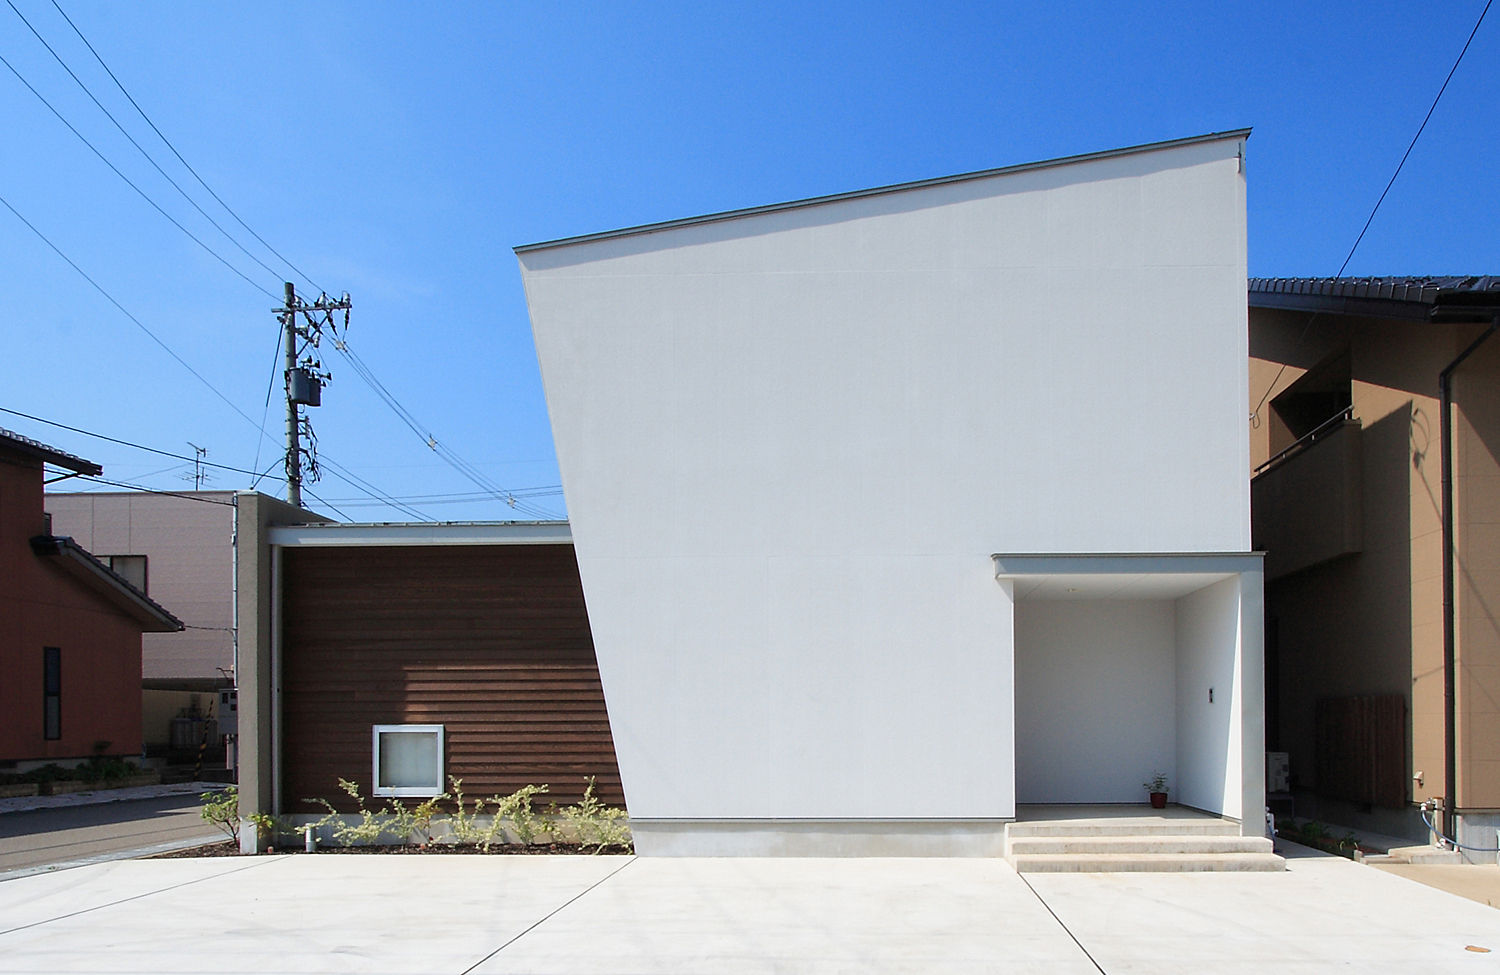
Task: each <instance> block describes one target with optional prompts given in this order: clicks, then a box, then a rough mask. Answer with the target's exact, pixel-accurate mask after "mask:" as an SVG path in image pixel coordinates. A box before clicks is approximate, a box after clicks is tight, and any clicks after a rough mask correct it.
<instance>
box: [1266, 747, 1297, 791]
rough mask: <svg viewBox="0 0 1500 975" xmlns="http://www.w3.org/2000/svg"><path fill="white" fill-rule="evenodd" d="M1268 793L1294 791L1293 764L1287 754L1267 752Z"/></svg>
mask: <svg viewBox="0 0 1500 975" xmlns="http://www.w3.org/2000/svg"><path fill="white" fill-rule="evenodd" d="M1266 791H1267V792H1291V791H1292V763H1291V762H1290V761H1289V760H1288V758H1287V753H1286V752H1266Z"/></svg>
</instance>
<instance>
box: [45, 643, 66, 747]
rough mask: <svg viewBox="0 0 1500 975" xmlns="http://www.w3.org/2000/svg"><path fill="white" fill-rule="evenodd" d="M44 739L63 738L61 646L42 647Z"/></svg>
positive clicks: (55, 739) (56, 739) (58, 739)
mask: <svg viewBox="0 0 1500 975" xmlns="http://www.w3.org/2000/svg"><path fill="white" fill-rule="evenodd" d="M42 740H43V741H61V740H62V648H61V647H42Z"/></svg>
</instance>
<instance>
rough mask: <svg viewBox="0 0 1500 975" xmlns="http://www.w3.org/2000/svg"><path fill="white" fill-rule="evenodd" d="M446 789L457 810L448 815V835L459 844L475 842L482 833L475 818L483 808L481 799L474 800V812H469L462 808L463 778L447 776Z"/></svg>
mask: <svg viewBox="0 0 1500 975" xmlns="http://www.w3.org/2000/svg"><path fill="white" fill-rule="evenodd" d="M448 791H449V793H450V794H451V795H452V797H453V801H454V802H455V803H456V804H457V811H455V812H454V814H453V815H452V816H450V817H448V835H449V836H451V837H452V839H453V842H454V843H456V844H459V845H462V844H464V843H477V842H479V838H480V836H481V835H482V833H483V830H482V829H480V827H479V824H478V823H477V822H476V820H477V819H478V818H479V812H480V810H481V809H483V808H484V800H483V799H475V800H474V812H473V813H469V812H468V811H467V810H465V809H464V780H463V779H456V778H454V777H453V776H451V775H450V776H448Z"/></svg>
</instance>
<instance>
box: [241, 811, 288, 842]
mask: <svg viewBox="0 0 1500 975" xmlns="http://www.w3.org/2000/svg"><path fill="white" fill-rule="evenodd" d="M245 821H246V822H248V823H250V824H251V825H252V826H254V827H255V835H256V836H257V837H259V838H260V839H263V840H270V841H271V842H275V841H276V840H277V839H278V838H280V837H281V836H283V835H285V834H287V833H290V832H291V828H292V824H291V822H290V821H289V820H288V819H287V818H286V817H285V816H272V815H271V814H270V813H251V814H250V815H248V816H246V817H245Z"/></svg>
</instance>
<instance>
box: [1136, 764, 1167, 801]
mask: <svg viewBox="0 0 1500 975" xmlns="http://www.w3.org/2000/svg"><path fill="white" fill-rule="evenodd" d="M1141 788H1143V789H1145V790H1146V791H1147V792H1149V793H1151V808H1152V809H1165V808H1167V773H1165V772H1153V773H1152V774H1151V778H1150V779H1149V780H1148V781H1146V782H1142V783H1141Z"/></svg>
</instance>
